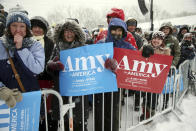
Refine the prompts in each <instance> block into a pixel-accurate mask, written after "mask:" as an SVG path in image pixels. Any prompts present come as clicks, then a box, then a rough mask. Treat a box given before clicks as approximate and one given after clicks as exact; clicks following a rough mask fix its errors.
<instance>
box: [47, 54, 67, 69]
mask: <svg viewBox="0 0 196 131" xmlns="http://www.w3.org/2000/svg"><path fill="white" fill-rule="evenodd" d="M47 68H49V69H51V70H54V71H60V70H63V69H64V65H63V64H62V63H61V62H60V61H59V57H55V58H54V59H53V60H52V61H49V62H48V64H47Z"/></svg>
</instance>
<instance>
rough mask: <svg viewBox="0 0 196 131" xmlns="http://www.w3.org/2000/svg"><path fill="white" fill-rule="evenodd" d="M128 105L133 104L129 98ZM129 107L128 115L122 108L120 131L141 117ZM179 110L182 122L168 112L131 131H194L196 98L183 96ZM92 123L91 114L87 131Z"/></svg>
mask: <svg viewBox="0 0 196 131" xmlns="http://www.w3.org/2000/svg"><path fill="white" fill-rule="evenodd" d="M129 103H133V102H132V99H131V98H130V99H129ZM131 107H132V106H131V104H130V105H129V107H128V109H129V111H128V114H127V112H126V107H125V106H123V107H122V113H123V114H122V122H121V129H120V131H126V128H125V127H130V126H131V125H136V124H137V123H138V121H139V119H138V116H140V115H141V112H133V113H131V112H132V111H131V110H132V109H131ZM180 110H181V111H182V113H181V112H179V111H177V114H178V116H179V117H180V118H181V120H182V121H180V120H179V119H178V118H177V117H176V115H175V114H174V113H172V112H169V113H167V114H166V115H162V116H158V117H156V118H155V119H154V120H153V121H152V122H150V123H149V124H146V125H142V126H139V127H138V128H135V129H133V131H196V96H193V95H188V96H185V98H184V99H183V101H182V103H181V105H180ZM132 116H133V117H132ZM126 120H128V122H127V123H126V122H125V121H126ZM132 120H133V121H132ZM92 122H93V121H92V113H91V114H90V116H89V120H88V129H89V130H92Z"/></svg>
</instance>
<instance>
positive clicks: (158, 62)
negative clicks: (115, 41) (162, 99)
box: [114, 48, 173, 93]
mask: <svg viewBox="0 0 196 131" xmlns="http://www.w3.org/2000/svg"><path fill="white" fill-rule="evenodd" d="M114 58H115V59H116V60H117V62H118V70H117V83H118V88H126V89H131V90H138V91H145V92H152V93H161V92H162V90H163V87H164V83H165V81H166V78H167V75H168V72H169V70H170V66H171V63H172V58H173V57H172V56H165V55H158V54H154V55H153V56H151V57H149V58H144V57H142V55H141V52H140V51H132V50H128V49H122V48H114Z"/></svg>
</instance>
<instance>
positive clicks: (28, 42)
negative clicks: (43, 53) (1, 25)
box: [0, 35, 35, 51]
mask: <svg viewBox="0 0 196 131" xmlns="http://www.w3.org/2000/svg"><path fill="white" fill-rule="evenodd" d="M0 39H1V40H2V42H3V44H4V46H5V48H7V49H9V50H11V51H14V50H15V49H16V46H15V43H14V39H13V38H8V37H6V36H5V35H4V36H3V37H1V38H0ZM34 43H35V40H34V39H33V38H32V37H27V38H24V39H23V41H22V48H29V47H31V46H32V45H33V44H34Z"/></svg>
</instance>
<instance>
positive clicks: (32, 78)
mask: <svg viewBox="0 0 196 131" xmlns="http://www.w3.org/2000/svg"><path fill="white" fill-rule="evenodd" d="M9 43H10V44H9ZM10 45H12V46H10ZM5 47H6V48H8V49H9V53H10V56H11V58H12V60H13V62H14V65H15V68H16V70H17V72H18V74H19V75H20V78H21V81H22V83H23V85H24V88H25V90H26V91H27V92H28V91H34V90H39V85H38V81H37V79H36V75H38V74H39V73H41V72H42V71H43V70H44V61H45V56H44V49H43V48H42V46H41V44H40V43H39V42H37V41H35V40H34V39H32V38H24V39H23V47H22V49H19V50H17V49H16V48H15V49H14V47H15V46H14V43H13V40H11V39H8V38H7V37H6V36H3V37H1V38H0V67H1V70H0V87H3V86H6V87H8V88H10V89H13V88H18V89H19V90H20V87H19V85H18V83H17V80H16V79H15V77H14V73H13V71H12V68H11V65H10V63H9V61H8V55H7V52H6V49H5Z"/></svg>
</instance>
